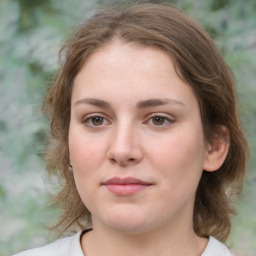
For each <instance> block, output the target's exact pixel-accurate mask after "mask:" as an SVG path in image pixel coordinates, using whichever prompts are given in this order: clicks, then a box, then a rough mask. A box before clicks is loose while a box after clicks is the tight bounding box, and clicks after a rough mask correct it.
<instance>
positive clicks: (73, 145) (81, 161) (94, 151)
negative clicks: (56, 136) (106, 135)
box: [69, 131, 106, 172]
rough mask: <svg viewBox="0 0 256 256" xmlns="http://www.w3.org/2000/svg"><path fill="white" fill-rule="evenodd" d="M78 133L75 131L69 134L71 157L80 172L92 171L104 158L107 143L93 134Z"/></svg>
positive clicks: (75, 167)
mask: <svg viewBox="0 0 256 256" xmlns="http://www.w3.org/2000/svg"><path fill="white" fill-rule="evenodd" d="M78 135H79V133H78V132H77V133H76V132H75V131H74V132H70V134H69V151H70V159H71V161H72V164H73V167H74V169H75V170H77V171H78V172H85V171H87V170H90V171H91V170H93V169H95V168H97V166H98V165H99V164H100V163H101V162H102V159H104V157H105V147H106V146H104V145H106V144H105V143H104V141H103V140H100V139H96V138H95V137H93V136H78Z"/></svg>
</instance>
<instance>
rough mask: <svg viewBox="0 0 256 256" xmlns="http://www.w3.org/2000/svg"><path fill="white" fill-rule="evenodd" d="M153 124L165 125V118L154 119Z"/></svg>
mask: <svg viewBox="0 0 256 256" xmlns="http://www.w3.org/2000/svg"><path fill="white" fill-rule="evenodd" d="M153 123H154V124H157V125H159V124H163V123H164V118H163V117H159V116H157V117H154V118H153Z"/></svg>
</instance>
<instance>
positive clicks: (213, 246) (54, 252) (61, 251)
mask: <svg viewBox="0 0 256 256" xmlns="http://www.w3.org/2000/svg"><path fill="white" fill-rule="evenodd" d="M81 233H82V232H79V233H77V234H75V235H74V236H72V237H67V238H63V239H59V240H57V241H56V242H54V243H51V244H48V245H45V246H43V247H39V248H35V249H31V250H27V251H24V252H21V253H18V254H15V255H13V256H84V254H83V251H82V248H81V244H80V237H81ZM201 256H232V255H231V253H230V251H229V249H228V248H227V247H226V246H225V245H224V244H223V243H221V242H220V241H218V240H217V239H215V238H213V237H210V238H209V242H208V244H207V246H206V248H205V250H204V252H203V254H202V255H201Z"/></svg>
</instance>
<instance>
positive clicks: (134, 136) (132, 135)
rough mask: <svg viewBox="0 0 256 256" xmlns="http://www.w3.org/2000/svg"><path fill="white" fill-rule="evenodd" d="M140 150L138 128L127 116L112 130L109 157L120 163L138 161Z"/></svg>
mask: <svg viewBox="0 0 256 256" xmlns="http://www.w3.org/2000/svg"><path fill="white" fill-rule="evenodd" d="M141 157H142V151H141V148H140V145H139V140H138V128H137V127H136V125H134V124H133V122H132V121H129V119H128V118H124V119H123V120H120V121H119V122H118V123H117V124H116V127H115V128H114V129H113V131H112V136H111V141H110V145H109V158H110V159H111V161H112V162H116V163H119V164H122V165H125V164H128V163H131V162H133V163H134V162H138V161H139V160H140V159H141Z"/></svg>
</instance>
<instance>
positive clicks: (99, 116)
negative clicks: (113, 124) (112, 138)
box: [82, 114, 174, 128]
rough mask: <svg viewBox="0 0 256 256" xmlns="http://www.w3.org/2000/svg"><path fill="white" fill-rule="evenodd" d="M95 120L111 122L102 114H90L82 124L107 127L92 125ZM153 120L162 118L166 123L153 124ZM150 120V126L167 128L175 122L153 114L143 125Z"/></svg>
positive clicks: (97, 126) (100, 125)
mask: <svg viewBox="0 0 256 256" xmlns="http://www.w3.org/2000/svg"><path fill="white" fill-rule="evenodd" d="M93 118H101V120H102V121H103V123H104V121H105V122H108V123H110V122H109V121H108V120H107V118H106V117H105V116H104V115H101V114H90V115H88V116H86V117H85V118H84V119H83V121H82V122H83V123H84V124H85V125H86V126H88V127H93V128H100V127H102V126H104V125H106V124H103V123H102V124H99V125H94V124H93V123H92V122H93ZM153 118H161V119H162V120H163V121H164V123H163V124H159V125H157V124H154V123H153ZM150 120H151V124H150V125H152V126H155V127H165V126H168V125H170V124H172V123H173V122H174V120H173V119H171V118H169V117H166V116H164V115H161V114H152V115H150V116H149V117H148V118H147V120H146V121H145V122H143V124H145V123H148V122H149V121H150ZM166 122H167V123H166ZM107 125H108V124H107Z"/></svg>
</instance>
